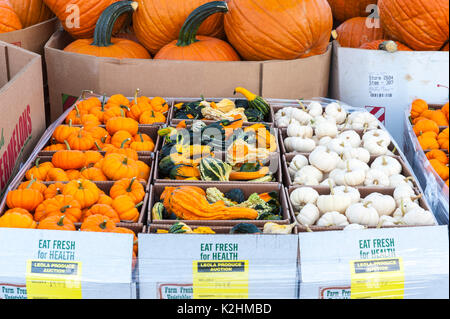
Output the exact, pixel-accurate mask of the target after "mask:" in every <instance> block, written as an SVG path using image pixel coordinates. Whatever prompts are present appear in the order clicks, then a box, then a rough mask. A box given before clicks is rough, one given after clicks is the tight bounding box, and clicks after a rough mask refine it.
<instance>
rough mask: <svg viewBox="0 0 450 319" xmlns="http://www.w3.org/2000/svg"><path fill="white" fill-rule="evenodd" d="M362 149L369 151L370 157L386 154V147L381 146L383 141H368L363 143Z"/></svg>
mask: <svg viewBox="0 0 450 319" xmlns="http://www.w3.org/2000/svg"><path fill="white" fill-rule="evenodd" d="M363 147H364V148H365V149H366V150H367V151H369V153H370V155H372V156H381V155H385V154H386V153H387V152H388V148H387V146H385V145H384V144H383V140H377V139H374V138H372V139H369V140H365V141H364V142H363Z"/></svg>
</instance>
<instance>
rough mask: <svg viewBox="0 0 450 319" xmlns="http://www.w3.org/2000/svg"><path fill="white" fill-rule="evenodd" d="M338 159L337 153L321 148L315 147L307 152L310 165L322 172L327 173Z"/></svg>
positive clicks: (333, 167)
mask: <svg viewBox="0 0 450 319" xmlns="http://www.w3.org/2000/svg"><path fill="white" fill-rule="evenodd" d="M339 161H340V157H339V155H338V154H337V153H335V152H332V151H330V150H325V149H322V148H316V149H315V150H314V151H312V152H311V154H309V162H310V163H311V165H313V166H314V167H316V168H317V169H319V170H321V171H322V172H324V173H329V172H331V171H332V170H333V169H335V168H336V166H337V165H338V163H339Z"/></svg>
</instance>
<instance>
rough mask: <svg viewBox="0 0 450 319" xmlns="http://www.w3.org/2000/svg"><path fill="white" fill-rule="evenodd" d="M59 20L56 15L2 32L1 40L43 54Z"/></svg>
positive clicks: (0, 34)
mask: <svg viewBox="0 0 450 319" xmlns="http://www.w3.org/2000/svg"><path fill="white" fill-rule="evenodd" d="M58 21H59V20H58V18H56V17H55V18H52V19H49V20H47V21H44V22H41V23H38V24H35V25H32V26H30V27H28V28H25V29H22V30H17V31H12V32H6V33H0V41H4V42H7V43H11V44H15V45H17V46H19V47H21V48H22V49H25V50H28V51H31V52H34V53H37V54H40V55H42V56H43V55H44V46H45V43H47V41H48V39H50V37H51V36H52V34H53V33H55V30H56V27H57V25H58ZM42 60H44V59H42Z"/></svg>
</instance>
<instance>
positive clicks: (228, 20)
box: [224, 0, 333, 61]
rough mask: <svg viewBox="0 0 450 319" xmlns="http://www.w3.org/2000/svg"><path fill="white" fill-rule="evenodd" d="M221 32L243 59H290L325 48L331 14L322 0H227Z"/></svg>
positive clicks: (328, 38) (329, 32)
mask: <svg viewBox="0 0 450 319" xmlns="http://www.w3.org/2000/svg"><path fill="white" fill-rule="evenodd" d="M228 7H229V12H228V13H226V14H225V18H224V26H225V33H226V35H227V37H228V40H229V42H230V43H231V44H232V46H233V47H234V48H235V49H236V50H237V51H238V53H239V54H240V55H241V57H242V58H244V59H245V60H255V61H261V60H291V59H298V58H305V57H308V56H312V55H318V54H323V53H324V52H326V50H327V47H328V43H329V40H330V35H331V30H332V28H333V16H332V13H331V8H330V5H329V4H328V2H327V1H326V0H283V1H279V0H229V1H228Z"/></svg>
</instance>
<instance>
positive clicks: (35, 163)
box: [34, 157, 41, 167]
mask: <svg viewBox="0 0 450 319" xmlns="http://www.w3.org/2000/svg"><path fill="white" fill-rule="evenodd" d="M40 160H41V159H40V157H38V158H36V162H34V165H35V166H36V167H39V161H40Z"/></svg>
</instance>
